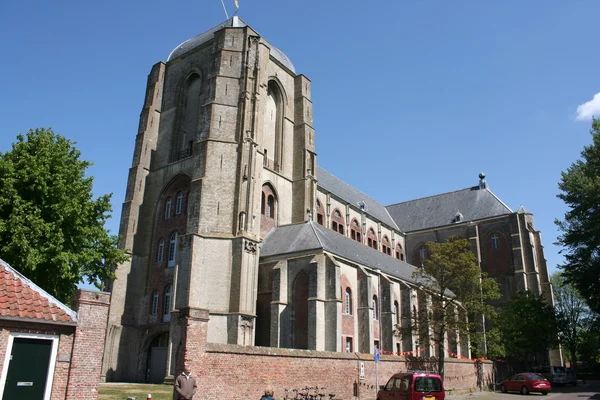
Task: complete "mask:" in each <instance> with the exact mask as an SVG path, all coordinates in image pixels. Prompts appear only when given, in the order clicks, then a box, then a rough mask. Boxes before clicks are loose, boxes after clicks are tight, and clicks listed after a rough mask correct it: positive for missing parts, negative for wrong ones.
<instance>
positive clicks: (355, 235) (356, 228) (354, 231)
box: [350, 218, 362, 243]
mask: <svg viewBox="0 0 600 400" xmlns="http://www.w3.org/2000/svg"><path fill="white" fill-rule="evenodd" d="M350 238H352V240H356V241H357V242H361V243H362V234H361V233H360V224H359V223H358V221H357V220H356V218H355V219H353V220H352V222H351V223H350Z"/></svg>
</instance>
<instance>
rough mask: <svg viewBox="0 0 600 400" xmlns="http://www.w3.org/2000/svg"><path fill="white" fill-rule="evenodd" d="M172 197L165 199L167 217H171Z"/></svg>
mask: <svg viewBox="0 0 600 400" xmlns="http://www.w3.org/2000/svg"><path fill="white" fill-rule="evenodd" d="M171 203H172V201H171V198H170V197H169V198H168V199H167V201H165V219H169V218H171Z"/></svg>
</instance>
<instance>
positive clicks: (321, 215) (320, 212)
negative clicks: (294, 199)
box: [315, 199, 325, 225]
mask: <svg viewBox="0 0 600 400" xmlns="http://www.w3.org/2000/svg"><path fill="white" fill-rule="evenodd" d="M315 208H316V211H317V224H319V225H325V210H324V209H323V204H321V202H320V201H319V199H317V202H316V205H315Z"/></svg>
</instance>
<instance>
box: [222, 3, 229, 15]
mask: <svg viewBox="0 0 600 400" xmlns="http://www.w3.org/2000/svg"><path fill="white" fill-rule="evenodd" d="M221 5H222V6H223V11H225V17H226V18H227V19H229V14H227V9H226V8H225V3H223V0H221Z"/></svg>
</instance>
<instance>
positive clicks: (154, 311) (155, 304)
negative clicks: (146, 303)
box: [150, 291, 160, 315]
mask: <svg viewBox="0 0 600 400" xmlns="http://www.w3.org/2000/svg"><path fill="white" fill-rule="evenodd" d="M159 298H160V295H159V294H158V292H156V291H155V292H154V293H152V309H151V310H150V313H151V314H152V315H158V300H159Z"/></svg>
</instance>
